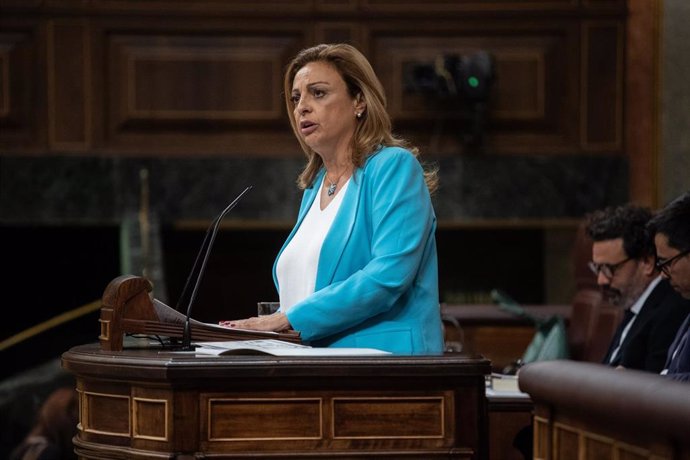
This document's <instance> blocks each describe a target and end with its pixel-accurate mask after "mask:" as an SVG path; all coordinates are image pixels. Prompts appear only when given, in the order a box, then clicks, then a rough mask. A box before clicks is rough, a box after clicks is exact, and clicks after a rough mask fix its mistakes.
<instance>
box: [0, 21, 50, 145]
mask: <svg viewBox="0 0 690 460" xmlns="http://www.w3.org/2000/svg"><path fill="white" fill-rule="evenodd" d="M44 43H45V34H44V29H43V28H41V27H40V25H39V24H38V23H35V22H27V21H16V22H15V23H13V24H10V25H5V24H2V23H0V149H2V150H8V149H11V148H15V147H16V148H19V149H21V150H23V151H25V152H33V151H36V150H37V149H39V150H40V149H43V150H45V142H46V131H45V127H44V126H43V123H44V121H45V104H46V100H45V81H44V75H45V67H44V65H42V64H41V63H40V62H39V57H40V56H41V55H43V53H44V50H45V44H44Z"/></svg>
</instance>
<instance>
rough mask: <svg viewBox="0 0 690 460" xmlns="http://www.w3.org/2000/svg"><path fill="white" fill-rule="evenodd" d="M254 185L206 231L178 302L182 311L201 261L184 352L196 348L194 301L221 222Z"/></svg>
mask: <svg viewBox="0 0 690 460" xmlns="http://www.w3.org/2000/svg"><path fill="white" fill-rule="evenodd" d="M252 187H253V186H252V185H250V186H248V187H247V188H245V189H244V190H243V191H242V193H240V194H239V195H237V198H235V199H234V200H232V203H230V204H229V205H228V206H227V207H226V208H225V209H223V211H222V212H221V213H220V214H218V217H216V218H215V220H214V221H213V222H211V225H210V226H209V227H208V230H206V235H204V241H203V242H202V243H201V248H200V249H199V253H198V254H197V255H196V259H195V260H194V265H193V266H192V270H191V271H190V272H189V276H188V277H187V281H186V282H185V285H184V288H183V289H182V293H181V294H180V298H179V299H178V300H177V306H176V310H178V311H179V310H180V308H179V307H180V304H181V303H182V300H183V299H184V297H185V295H186V294H187V290H188V288H189V283H190V282H191V280H192V277H193V276H194V273H195V272H196V271H197V266H198V265H199V260H201V266H200V267H199V270H198V273H197V276H196V281H195V282H194V288H193V289H192V293H191V295H190V296H189V302H187V316H186V318H185V322H184V329H183V331H182V350H185V351H192V350H194V347H193V346H192V329H191V324H190V320H191V317H192V305H194V299H195V298H196V293H197V290H198V289H199V284H201V277H202V276H203V275H204V270H206V262H207V261H208V257H209V255H210V254H211V248H212V247H213V242H214V240H215V239H216V234H217V233H218V227H219V226H220V221H221V220H223V217H225V215H226V214H227V213H229V212H230V211H231V210H232V208H234V207H235V206H236V205H237V203H238V202H239V201H240V199H241V198H242V197H243V196H244V195H245V193H247V192H248V191H249V190H251V189H252ZM202 254H203V259H202V257H201V256H202Z"/></svg>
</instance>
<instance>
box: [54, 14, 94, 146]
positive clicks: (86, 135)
mask: <svg viewBox="0 0 690 460" xmlns="http://www.w3.org/2000/svg"><path fill="white" fill-rule="evenodd" d="M88 63H89V40H88V24H87V23H86V22H85V21H80V20H77V21H74V20H57V21H50V22H49V23H48V105H49V117H48V120H49V123H50V124H49V127H48V129H49V136H50V146H51V148H53V149H55V150H61V149H70V150H86V149H88V148H89V147H90V135H91V123H90V122H91V113H90V112H91V110H90V109H91V106H90V93H91V77H90V68H89V66H88Z"/></svg>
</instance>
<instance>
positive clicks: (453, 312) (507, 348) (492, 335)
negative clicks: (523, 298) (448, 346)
mask: <svg viewBox="0 0 690 460" xmlns="http://www.w3.org/2000/svg"><path fill="white" fill-rule="evenodd" d="M524 308H525V310H526V311H527V312H528V313H530V314H532V315H535V316H540V317H549V316H551V315H555V314H558V315H561V316H563V317H564V318H565V320H566V323H567V322H568V318H569V317H570V311H571V306H570V305H527V306H525V307H524ZM441 314H442V315H443V317H444V318H446V319H451V320H452V321H457V323H458V325H459V328H455V327H453V326H452V325H450V324H449V323H448V321H446V342H459V343H461V344H462V350H461V351H462V352H463V353H467V354H469V355H482V356H484V357H486V358H487V359H489V360H490V361H491V366H492V368H493V370H494V371H496V372H500V371H501V370H502V369H503V368H504V367H505V366H507V365H509V364H510V363H512V362H514V361H516V360H517V359H518V358H520V357H521V356H522V354H523V353H524V351H525V349H526V348H527V345H529V343H530V341H531V340H532V337H533V336H534V333H535V329H534V325H533V324H532V323H531V322H530V321H528V320H527V319H524V318H520V317H517V316H515V315H513V314H511V313H507V312H505V311H503V310H501V309H500V308H499V307H498V306H497V305H493V304H486V305H445V304H444V305H442V306H441Z"/></svg>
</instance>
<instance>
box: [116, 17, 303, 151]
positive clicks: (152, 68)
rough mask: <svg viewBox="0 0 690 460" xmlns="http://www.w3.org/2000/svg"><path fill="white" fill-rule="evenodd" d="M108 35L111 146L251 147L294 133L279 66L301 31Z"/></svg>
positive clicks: (171, 147)
mask: <svg viewBox="0 0 690 460" xmlns="http://www.w3.org/2000/svg"><path fill="white" fill-rule="evenodd" d="M106 40H107V42H106V44H105V46H106V51H105V52H106V58H107V59H106V66H107V73H106V76H105V78H106V80H105V81H106V82H108V84H106V85H105V87H104V89H103V91H104V94H103V98H104V105H105V110H106V119H107V125H106V126H105V127H104V128H105V130H106V139H105V145H106V146H113V147H115V146H117V148H130V147H131V148H136V149H140V148H141V147H142V142H143V143H144V145H145V146H146V148H147V149H153V150H154V151H168V152H169V151H171V150H172V151H174V150H176V148H180V147H183V148H187V149H190V148H191V149H193V150H199V149H200V150H206V151H207V150H217V151H225V152H228V151H230V152H232V151H235V152H236V153H238V151H239V149H245V153H246V152H252V151H254V150H255V149H257V148H259V149H260V148H261V144H258V143H257V141H259V140H261V141H262V142H263V143H267V142H269V141H270V140H271V138H276V137H279V138H280V137H285V138H287V137H288V136H290V138H291V136H292V135H291V132H290V130H289V127H288V125H287V123H286V121H285V119H286V117H285V114H284V112H285V111H284V108H283V97H282V89H281V88H282V72H283V68H284V66H285V64H286V63H287V60H288V59H289V58H290V57H291V56H292V54H293V53H294V52H296V49H297V47H298V44H299V43H300V41H301V40H300V38H299V36H298V35H296V34H293V33H285V34H280V33H276V34H274V35H271V36H268V35H266V36H256V37H247V36H242V35H241V34H232V35H230V34H218V35H212V34H203V33H199V31H194V32H191V31H188V32H187V33H173V32H172V31H167V30H166V31H160V32H157V33H156V34H133V33H132V34H130V33H126V32H117V33H112V34H108V35H107V36H106ZM142 133H146V136H142ZM250 133H251V134H250ZM248 134H250V135H248ZM185 135H186V136H185ZM192 136H193V137H192ZM191 139H194V140H191ZM190 141H191V144H190ZM268 145H269V146H270V144H268ZM264 146H266V144H264ZM269 148H270V147H269ZM282 148H283V149H284V148H285V147H284V146H282ZM276 150H277V149H276Z"/></svg>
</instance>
